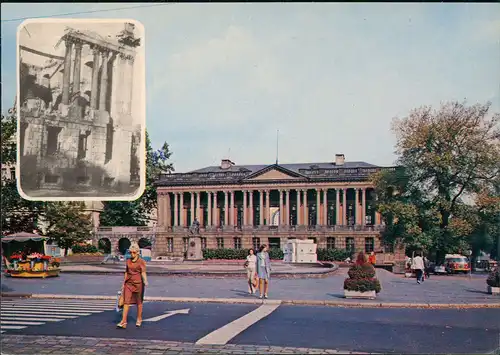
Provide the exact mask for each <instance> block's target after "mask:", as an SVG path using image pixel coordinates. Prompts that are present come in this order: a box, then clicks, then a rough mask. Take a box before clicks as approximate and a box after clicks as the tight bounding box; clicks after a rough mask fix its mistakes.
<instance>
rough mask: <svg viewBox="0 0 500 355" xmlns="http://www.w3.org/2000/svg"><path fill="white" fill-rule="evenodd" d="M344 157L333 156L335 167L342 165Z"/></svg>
mask: <svg viewBox="0 0 500 355" xmlns="http://www.w3.org/2000/svg"><path fill="white" fill-rule="evenodd" d="M344 162H345V155H344V154H335V165H344Z"/></svg>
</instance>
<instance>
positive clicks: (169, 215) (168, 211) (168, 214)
mask: <svg viewBox="0 0 500 355" xmlns="http://www.w3.org/2000/svg"><path fill="white" fill-rule="evenodd" d="M165 213H166V216H165V218H166V225H167V226H168V227H171V226H172V209H171V207H170V192H167V193H166V194H165Z"/></svg>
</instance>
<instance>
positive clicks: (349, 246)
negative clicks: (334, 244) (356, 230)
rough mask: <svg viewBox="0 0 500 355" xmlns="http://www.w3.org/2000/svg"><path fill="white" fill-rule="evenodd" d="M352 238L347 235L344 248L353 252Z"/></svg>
mask: <svg viewBox="0 0 500 355" xmlns="http://www.w3.org/2000/svg"><path fill="white" fill-rule="evenodd" d="M354 245H355V244H354V238H352V237H347V238H345V250H347V251H349V252H351V253H353V252H354V251H355V246H354Z"/></svg>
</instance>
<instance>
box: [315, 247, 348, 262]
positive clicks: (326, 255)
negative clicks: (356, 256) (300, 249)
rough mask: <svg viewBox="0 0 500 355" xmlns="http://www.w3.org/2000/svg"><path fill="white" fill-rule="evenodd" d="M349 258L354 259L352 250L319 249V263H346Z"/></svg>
mask: <svg viewBox="0 0 500 355" xmlns="http://www.w3.org/2000/svg"><path fill="white" fill-rule="evenodd" d="M347 258H352V252H351V251H350V250H345V249H321V248H318V260H319V261H344V260H345V259H347Z"/></svg>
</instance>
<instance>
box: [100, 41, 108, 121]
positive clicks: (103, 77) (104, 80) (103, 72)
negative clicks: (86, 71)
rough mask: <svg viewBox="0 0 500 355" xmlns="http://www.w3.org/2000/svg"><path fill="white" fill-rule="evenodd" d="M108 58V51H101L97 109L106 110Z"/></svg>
mask: <svg viewBox="0 0 500 355" xmlns="http://www.w3.org/2000/svg"><path fill="white" fill-rule="evenodd" d="M108 58H109V53H108V52H106V51H105V52H103V53H102V65H101V87H100V89H101V95H100V97H99V110H101V111H106V97H107V94H108Z"/></svg>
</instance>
